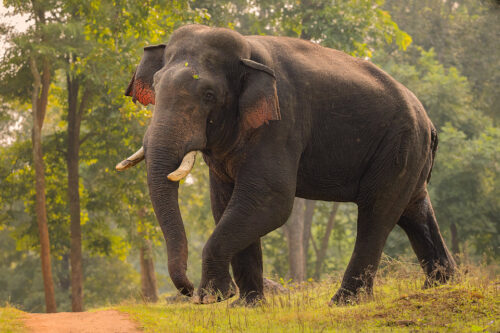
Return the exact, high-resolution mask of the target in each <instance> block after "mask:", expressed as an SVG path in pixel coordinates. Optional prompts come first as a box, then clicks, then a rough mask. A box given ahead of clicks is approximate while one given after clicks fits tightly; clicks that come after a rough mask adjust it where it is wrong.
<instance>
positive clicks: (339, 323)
mask: <svg viewBox="0 0 500 333" xmlns="http://www.w3.org/2000/svg"><path fill="white" fill-rule="evenodd" d="M381 275H382V276H379V277H378V279H377V285H376V286H375V295H374V297H373V298H371V299H365V300H363V301H362V302H361V303H360V304H358V305H353V306H346V307H328V306H327V302H328V301H329V299H330V297H331V296H332V295H333V294H334V292H335V290H336V289H337V288H338V283H334V282H333V281H328V280H326V281H323V282H321V283H314V282H308V283H304V284H302V285H300V286H295V287H291V286H289V287H288V288H289V290H290V292H288V293H286V294H282V295H275V296H272V295H271V296H267V303H266V304H264V305H262V306H260V307H256V308H230V307H229V304H230V302H232V301H233V300H234V299H233V300H229V301H226V302H222V303H219V304H212V305H193V304H190V303H179V304H166V303H163V304H161V303H160V304H154V305H148V304H126V305H122V306H119V307H117V309H118V310H120V311H123V312H126V313H129V314H130V316H131V317H132V318H133V319H134V320H136V321H137V322H138V323H139V325H140V326H141V327H142V328H143V329H144V330H145V331H147V332H214V331H215V332H219V331H222V332H226V331H228V332H229V331H235V332H287V333H288V332H310V331H318V332H331V331H335V332H337V331H341V332H353V331H363V332H373V331H383V332H387V331H393V332H411V331H415V330H423V331H432V332H441V331H446V332H450V331H451V332H474V331H477V332H480V331H490V332H498V331H499V330H500V297H499V296H500V295H499V291H500V281H499V280H498V278H497V277H496V276H495V274H494V273H492V271H491V270H490V271H489V272H487V271H486V270H485V269H478V268H475V269H474V271H473V272H471V271H470V269H469V273H468V274H467V275H466V276H460V277H458V278H457V279H456V281H453V282H451V283H449V284H447V285H443V286H440V287H436V288H431V289H427V290H422V289H421V286H422V285H423V276H422V273H421V271H420V270H418V271H417V270H415V269H414V268H412V269H408V268H401V266H400V267H399V268H398V270H393V269H391V268H389V269H386V270H385V272H382V274H381ZM420 277H422V278H421V279H420Z"/></svg>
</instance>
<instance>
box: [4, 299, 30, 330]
mask: <svg viewBox="0 0 500 333" xmlns="http://www.w3.org/2000/svg"><path fill="white" fill-rule="evenodd" d="M23 314H24V312H22V311H20V310H18V309H16V308H13V307H11V306H8V305H7V306H6V307H3V308H0V332H2V333H11V332H12V333H14V332H25V330H26V328H25V327H24V324H23V318H22V317H23Z"/></svg>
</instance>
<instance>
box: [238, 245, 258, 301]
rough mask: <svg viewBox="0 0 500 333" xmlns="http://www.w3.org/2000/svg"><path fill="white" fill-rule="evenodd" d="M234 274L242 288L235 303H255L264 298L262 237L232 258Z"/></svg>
mask: <svg viewBox="0 0 500 333" xmlns="http://www.w3.org/2000/svg"><path fill="white" fill-rule="evenodd" d="M231 266H232V268H233V276H234V280H235V281H236V285H237V286H238V289H239V290H240V298H239V300H237V301H235V302H234V305H254V304H256V303H257V302H259V301H262V300H263V299H264V279H263V276H262V274H263V265H262V249H261V245H260V239H259V240H258V241H256V242H254V243H252V244H250V245H249V246H248V247H247V248H245V249H244V250H242V251H240V252H238V253H237V254H236V255H234V257H233V258H232V260H231Z"/></svg>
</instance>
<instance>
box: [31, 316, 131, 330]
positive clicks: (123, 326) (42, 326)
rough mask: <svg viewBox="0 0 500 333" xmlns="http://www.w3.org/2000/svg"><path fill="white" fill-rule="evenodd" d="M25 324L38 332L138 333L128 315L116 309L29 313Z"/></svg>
mask: <svg viewBox="0 0 500 333" xmlns="http://www.w3.org/2000/svg"><path fill="white" fill-rule="evenodd" d="M25 325H26V327H27V328H28V329H29V330H31V331H32V332H36V333H101V332H102V333H138V332H140V330H139V329H138V328H137V326H136V325H135V324H134V323H133V322H132V321H131V320H130V319H129V317H128V315H126V314H124V313H120V312H118V311H116V310H105V311H96V312H59V313H28V314H26V317H25Z"/></svg>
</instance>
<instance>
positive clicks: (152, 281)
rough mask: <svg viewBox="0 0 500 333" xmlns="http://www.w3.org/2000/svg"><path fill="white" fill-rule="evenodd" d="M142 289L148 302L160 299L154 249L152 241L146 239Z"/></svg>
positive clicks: (142, 267)
mask: <svg viewBox="0 0 500 333" xmlns="http://www.w3.org/2000/svg"><path fill="white" fill-rule="evenodd" d="M140 256H141V290H142V297H143V299H144V300H145V301H146V302H157V301H158V289H157V287H156V274H155V266H154V262H153V249H152V247H151V241H150V240H149V239H144V240H143V243H142V246H141V250H140Z"/></svg>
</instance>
